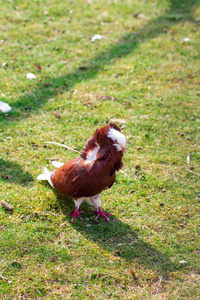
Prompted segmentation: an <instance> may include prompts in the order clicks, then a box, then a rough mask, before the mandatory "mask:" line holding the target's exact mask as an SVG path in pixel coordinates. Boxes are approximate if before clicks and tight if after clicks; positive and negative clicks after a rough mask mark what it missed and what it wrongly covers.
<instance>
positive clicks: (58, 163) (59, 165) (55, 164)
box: [52, 160, 64, 168]
mask: <svg viewBox="0 0 200 300" xmlns="http://www.w3.org/2000/svg"><path fill="white" fill-rule="evenodd" d="M52 165H53V166H54V167H56V168H60V167H62V166H63V165H64V163H61V162H58V161H56V160H53V161H52Z"/></svg>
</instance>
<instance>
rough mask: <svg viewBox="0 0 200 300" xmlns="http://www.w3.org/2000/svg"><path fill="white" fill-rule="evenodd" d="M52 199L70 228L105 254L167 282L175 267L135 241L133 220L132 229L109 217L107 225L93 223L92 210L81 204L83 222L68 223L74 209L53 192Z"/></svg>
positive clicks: (161, 256)
mask: <svg viewBox="0 0 200 300" xmlns="http://www.w3.org/2000/svg"><path fill="white" fill-rule="evenodd" d="M55 195H56V198H57V200H58V202H59V206H60V207H61V208H62V211H63V214H64V215H66V219H67V220H68V221H69V222H70V223H71V226H72V227H73V228H74V229H76V230H77V231H78V232H80V233H81V234H82V235H83V236H85V237H86V238H87V239H89V240H91V241H93V242H95V243H97V244H98V245H99V246H100V247H101V248H102V249H104V250H105V251H109V252H112V253H113V254H114V255H115V256H117V257H120V258H123V259H125V260H126V261H128V262H131V263H133V264H141V265H144V266H145V267H147V268H149V269H152V270H154V271H156V272H157V273H158V274H160V275H162V276H163V278H165V279H166V280H167V279H168V278H169V273H170V272H172V271H174V270H175V269H176V266H175V264H173V263H172V262H171V260H170V258H169V257H168V256H167V255H165V254H163V253H161V252H160V251H158V250H157V249H155V248H154V247H153V246H151V244H149V243H147V242H145V241H143V240H142V238H140V237H139V235H140V230H139V229H134V220H133V222H132V224H133V226H132V227H131V226H130V225H129V224H126V223H124V222H122V221H121V220H119V219H117V218H116V217H115V216H111V217H110V222H107V221H106V220H105V219H103V218H101V217H100V219H99V220H95V217H96V214H95V212H94V211H93V206H91V205H89V204H87V202H83V204H81V210H83V211H84V214H83V215H82V217H83V220H80V219H78V218H77V219H75V220H74V222H72V221H71V217H70V216H69V214H70V213H71V212H73V210H74V208H75V206H74V202H73V200H72V199H71V198H67V197H66V196H64V195H60V194H58V193H57V192H55Z"/></svg>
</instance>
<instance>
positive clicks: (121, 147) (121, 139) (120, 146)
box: [107, 123, 126, 153]
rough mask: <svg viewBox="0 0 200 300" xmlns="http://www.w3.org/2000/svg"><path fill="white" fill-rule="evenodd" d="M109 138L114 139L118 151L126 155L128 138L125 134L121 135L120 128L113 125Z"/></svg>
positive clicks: (111, 125) (108, 134) (109, 131)
mask: <svg viewBox="0 0 200 300" xmlns="http://www.w3.org/2000/svg"><path fill="white" fill-rule="evenodd" d="M107 136H108V137H109V138H111V139H112V141H113V145H114V146H115V147H116V148H117V151H123V152H124V153H126V138H125V136H124V135H123V133H121V131H120V129H119V127H118V126H116V125H115V124H112V123H111V124H110V128H109V130H108V133H107Z"/></svg>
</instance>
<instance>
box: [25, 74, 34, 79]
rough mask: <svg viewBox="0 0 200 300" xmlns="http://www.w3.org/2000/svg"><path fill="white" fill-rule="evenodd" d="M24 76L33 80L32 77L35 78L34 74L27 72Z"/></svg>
mask: <svg viewBox="0 0 200 300" xmlns="http://www.w3.org/2000/svg"><path fill="white" fill-rule="evenodd" d="M26 78H27V79H29V80H33V79H36V76H35V75H34V74H33V73H27V74H26Z"/></svg>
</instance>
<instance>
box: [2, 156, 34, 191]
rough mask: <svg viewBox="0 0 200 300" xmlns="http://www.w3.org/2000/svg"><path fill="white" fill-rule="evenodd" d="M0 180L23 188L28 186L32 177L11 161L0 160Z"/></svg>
mask: <svg viewBox="0 0 200 300" xmlns="http://www.w3.org/2000/svg"><path fill="white" fill-rule="evenodd" d="M0 179H1V180H2V181H5V182H11V183H17V184H21V185H23V186H26V185H28V184H30V182H32V181H33V177H32V176H31V174H30V173H29V172H27V171H24V170H23V167H22V166H21V165H20V164H18V163H16V162H13V161H7V160H3V159H2V158H0Z"/></svg>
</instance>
